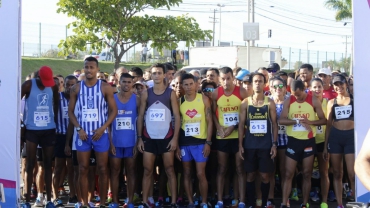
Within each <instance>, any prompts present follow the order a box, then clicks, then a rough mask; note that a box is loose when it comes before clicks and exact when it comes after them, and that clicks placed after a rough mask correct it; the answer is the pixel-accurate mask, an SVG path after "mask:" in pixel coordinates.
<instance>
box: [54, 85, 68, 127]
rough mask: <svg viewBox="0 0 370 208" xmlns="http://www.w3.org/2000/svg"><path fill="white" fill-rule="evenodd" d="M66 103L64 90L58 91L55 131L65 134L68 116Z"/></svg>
mask: <svg viewBox="0 0 370 208" xmlns="http://www.w3.org/2000/svg"><path fill="white" fill-rule="evenodd" d="M68 103H69V100H67V98H66V97H65V96H64V92H60V93H59V112H58V121H57V123H56V127H57V129H56V131H57V133H58V134H66V133H67V128H68V123H69V117H68Z"/></svg>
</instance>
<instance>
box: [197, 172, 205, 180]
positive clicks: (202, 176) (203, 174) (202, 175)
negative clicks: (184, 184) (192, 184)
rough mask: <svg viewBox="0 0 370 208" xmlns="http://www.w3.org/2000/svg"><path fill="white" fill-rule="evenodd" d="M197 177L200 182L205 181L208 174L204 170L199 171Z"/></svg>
mask: <svg viewBox="0 0 370 208" xmlns="http://www.w3.org/2000/svg"><path fill="white" fill-rule="evenodd" d="M197 177H198V179H199V182H203V181H204V180H207V179H206V174H205V172H204V171H197Z"/></svg>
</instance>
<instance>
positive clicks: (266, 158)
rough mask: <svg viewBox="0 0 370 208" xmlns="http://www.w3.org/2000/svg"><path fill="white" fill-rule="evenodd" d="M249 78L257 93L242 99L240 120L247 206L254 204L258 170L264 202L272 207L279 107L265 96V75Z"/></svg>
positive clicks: (240, 153) (256, 74)
mask: <svg viewBox="0 0 370 208" xmlns="http://www.w3.org/2000/svg"><path fill="white" fill-rule="evenodd" d="M250 79H251V80H252V86H253V92H254V94H253V95H252V96H250V97H248V98H246V99H244V100H243V101H242V103H241V105H240V120H239V156H240V158H241V159H242V160H244V167H245V170H246V172H247V185H246V186H247V187H246V188H247V193H248V200H247V206H248V207H254V206H255V203H254V202H255V178H256V174H257V171H258V172H259V174H260V176H261V192H262V204H266V207H267V208H272V204H271V202H270V203H268V202H267V199H268V194H269V190H270V173H272V172H273V171H274V163H273V158H275V156H276V147H277V134H278V128H277V122H276V121H277V120H276V107H275V103H274V102H273V101H272V100H271V99H270V98H268V97H267V96H265V95H264V92H263V88H264V87H265V84H266V78H265V77H264V75H263V74H261V73H254V74H252V75H251V78H250ZM245 126H246V127H247V128H246V129H245ZM244 149H246V150H245V152H244Z"/></svg>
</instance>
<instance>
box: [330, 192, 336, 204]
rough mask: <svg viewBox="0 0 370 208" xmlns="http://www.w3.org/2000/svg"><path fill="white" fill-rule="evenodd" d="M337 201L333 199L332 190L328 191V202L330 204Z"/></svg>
mask: <svg viewBox="0 0 370 208" xmlns="http://www.w3.org/2000/svg"><path fill="white" fill-rule="evenodd" d="M336 200H337V198H336V197H335V193H334V191H333V190H330V191H329V194H328V201H330V202H334V201H336Z"/></svg>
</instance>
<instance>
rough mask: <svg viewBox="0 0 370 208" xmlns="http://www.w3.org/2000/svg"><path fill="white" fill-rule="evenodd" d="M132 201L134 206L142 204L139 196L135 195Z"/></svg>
mask: <svg viewBox="0 0 370 208" xmlns="http://www.w3.org/2000/svg"><path fill="white" fill-rule="evenodd" d="M132 201H133V203H134V204H137V203H140V202H141V199H140V197H139V194H137V193H134V198H132Z"/></svg>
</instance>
